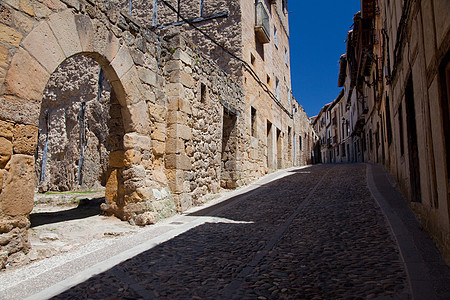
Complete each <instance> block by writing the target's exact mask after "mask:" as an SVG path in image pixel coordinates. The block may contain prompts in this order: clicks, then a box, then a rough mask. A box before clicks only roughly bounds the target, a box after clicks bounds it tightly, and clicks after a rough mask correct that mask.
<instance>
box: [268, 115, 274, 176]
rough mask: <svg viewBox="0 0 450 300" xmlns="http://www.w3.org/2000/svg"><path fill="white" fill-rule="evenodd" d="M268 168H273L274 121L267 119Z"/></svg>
mask: <svg viewBox="0 0 450 300" xmlns="http://www.w3.org/2000/svg"><path fill="white" fill-rule="evenodd" d="M267 168H269V170H271V169H273V133H272V123H270V122H269V121H267Z"/></svg>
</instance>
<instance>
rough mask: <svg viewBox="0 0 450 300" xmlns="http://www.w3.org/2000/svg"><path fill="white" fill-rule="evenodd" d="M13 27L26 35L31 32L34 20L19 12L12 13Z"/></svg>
mask: <svg viewBox="0 0 450 300" xmlns="http://www.w3.org/2000/svg"><path fill="white" fill-rule="evenodd" d="M14 26H15V27H16V28H17V29H19V30H20V31H22V32H25V33H28V32H30V31H31V30H33V27H34V19H33V18H31V17H29V16H28V15H26V14H24V13H22V12H20V11H14Z"/></svg>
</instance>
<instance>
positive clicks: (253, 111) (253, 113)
mask: <svg viewBox="0 0 450 300" xmlns="http://www.w3.org/2000/svg"><path fill="white" fill-rule="evenodd" d="M251 131H252V136H253V137H256V109H255V108H253V107H252V108H251Z"/></svg>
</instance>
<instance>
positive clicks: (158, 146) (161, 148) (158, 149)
mask: <svg viewBox="0 0 450 300" xmlns="http://www.w3.org/2000/svg"><path fill="white" fill-rule="evenodd" d="M165 150H166V143H164V142H160V141H153V154H155V156H162V155H164V153H165V152H166V151H165Z"/></svg>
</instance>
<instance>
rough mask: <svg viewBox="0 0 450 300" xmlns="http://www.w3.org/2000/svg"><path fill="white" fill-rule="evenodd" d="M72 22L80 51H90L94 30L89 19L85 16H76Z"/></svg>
mask: <svg viewBox="0 0 450 300" xmlns="http://www.w3.org/2000/svg"><path fill="white" fill-rule="evenodd" d="M74 20H75V26H76V28H77V32H78V38H79V39H80V45H81V49H83V51H92V49H93V48H94V46H93V41H94V28H93V25H92V21H91V18H89V17H88V16H86V15H76V16H75V18H74Z"/></svg>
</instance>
